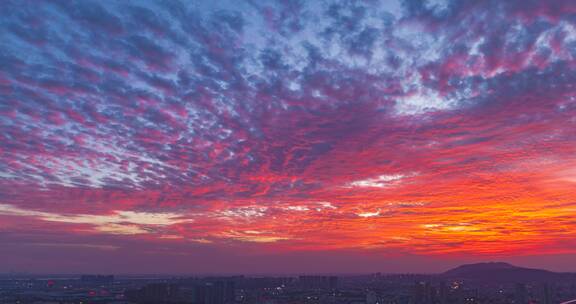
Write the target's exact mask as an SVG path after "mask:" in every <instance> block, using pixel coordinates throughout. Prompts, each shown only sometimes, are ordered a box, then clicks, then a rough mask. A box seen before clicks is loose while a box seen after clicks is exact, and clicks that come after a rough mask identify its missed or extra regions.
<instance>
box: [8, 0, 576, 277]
mask: <svg viewBox="0 0 576 304" xmlns="http://www.w3.org/2000/svg"><path fill="white" fill-rule="evenodd" d="M575 59H576V2H574V1H572V0H549V1H537V0H510V1H497V0H486V1H477V0H434V1H432V0H429V1H425V0H380V1H378V0H366V1H324V0H322V1H296V0H294V1H289V0H279V1H268V0H263V1H256V0H246V1H236V0H234V1H232V0H229V1H224V0H217V1H111V0H104V1H92V0H85V1H64V0H63V1H26V0H22V1H20V0H18V1H11V0H5V1H1V2H0V272H9V271H27V272H38V273H48V272H50V273H56V272H57V273H82V272H109V273H305V272H307V273H348V272H350V273H352V272H376V271H381V272H436V271H444V270H446V269H448V268H450V267H453V266H456V265H458V264H460V263H467V262H475V261H508V262H513V263H516V264H519V265H522V266H529V267H539V268H546V269H551V270H558V271H576V263H574V260H575V259H576V217H575V214H576V190H574V189H576V132H575V130H576V87H575V84H576V60H575Z"/></svg>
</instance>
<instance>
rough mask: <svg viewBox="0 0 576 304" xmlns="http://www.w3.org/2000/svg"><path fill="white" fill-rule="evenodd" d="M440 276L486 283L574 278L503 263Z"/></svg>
mask: <svg viewBox="0 0 576 304" xmlns="http://www.w3.org/2000/svg"><path fill="white" fill-rule="evenodd" d="M441 276H443V277H446V278H454V279H463V280H472V281H486V282H550V281H563V280H567V279H574V278H576V274H574V273H563V272H553V271H548V270H543V269H533V268H524V267H518V266H514V265H511V264H508V263H503V262H489V263H477V264H466V265H461V266H458V267H456V268H453V269H450V270H448V271H446V272H444V273H442V274H441Z"/></svg>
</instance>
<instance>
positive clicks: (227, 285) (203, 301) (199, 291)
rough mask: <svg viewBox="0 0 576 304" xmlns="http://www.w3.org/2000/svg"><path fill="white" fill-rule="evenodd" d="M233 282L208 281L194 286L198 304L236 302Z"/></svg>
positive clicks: (195, 300) (195, 298)
mask: <svg viewBox="0 0 576 304" xmlns="http://www.w3.org/2000/svg"><path fill="white" fill-rule="evenodd" d="M234 290H235V288H234V281H233V280H208V281H205V282H201V283H198V284H196V285H195V286H194V303H196V304H230V303H233V302H234V296H235V292H234Z"/></svg>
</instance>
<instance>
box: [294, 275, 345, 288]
mask: <svg viewBox="0 0 576 304" xmlns="http://www.w3.org/2000/svg"><path fill="white" fill-rule="evenodd" d="M298 282H299V284H300V287H301V288H304V289H325V290H326V289H328V290H335V289H338V277H337V276H300V277H298Z"/></svg>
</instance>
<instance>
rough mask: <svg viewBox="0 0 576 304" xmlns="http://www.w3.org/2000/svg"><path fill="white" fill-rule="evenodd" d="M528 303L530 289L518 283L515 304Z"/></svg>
mask: <svg viewBox="0 0 576 304" xmlns="http://www.w3.org/2000/svg"><path fill="white" fill-rule="evenodd" d="M527 303H528V289H527V288H526V284H522V283H517V284H516V287H515V289H514V304H527Z"/></svg>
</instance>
